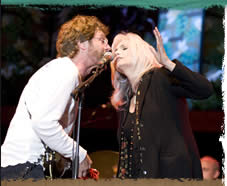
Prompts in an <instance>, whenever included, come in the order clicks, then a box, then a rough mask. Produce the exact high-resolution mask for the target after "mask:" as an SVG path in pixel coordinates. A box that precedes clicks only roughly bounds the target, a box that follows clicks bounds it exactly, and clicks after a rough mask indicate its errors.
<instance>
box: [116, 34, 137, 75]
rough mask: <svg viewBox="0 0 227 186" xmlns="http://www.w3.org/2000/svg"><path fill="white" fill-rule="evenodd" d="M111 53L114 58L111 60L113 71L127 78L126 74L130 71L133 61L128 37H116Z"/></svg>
mask: <svg viewBox="0 0 227 186" xmlns="http://www.w3.org/2000/svg"><path fill="white" fill-rule="evenodd" d="M112 52H113V54H114V56H115V58H114V60H113V63H114V67H115V69H116V70H117V71H118V72H120V73H122V74H124V75H126V76H127V75H128V74H127V73H126V72H127V71H130V69H131V68H132V66H133V61H134V60H133V53H132V49H131V48H130V44H129V39H128V37H127V36H125V35H118V36H116V37H115V39H114V41H113V44H112Z"/></svg>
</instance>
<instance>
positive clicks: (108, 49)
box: [105, 43, 111, 52]
mask: <svg viewBox="0 0 227 186" xmlns="http://www.w3.org/2000/svg"><path fill="white" fill-rule="evenodd" d="M105 50H106V52H107V51H111V47H110V45H109V44H108V43H107V45H106V47H105Z"/></svg>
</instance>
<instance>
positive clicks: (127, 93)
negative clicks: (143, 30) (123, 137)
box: [111, 33, 161, 110]
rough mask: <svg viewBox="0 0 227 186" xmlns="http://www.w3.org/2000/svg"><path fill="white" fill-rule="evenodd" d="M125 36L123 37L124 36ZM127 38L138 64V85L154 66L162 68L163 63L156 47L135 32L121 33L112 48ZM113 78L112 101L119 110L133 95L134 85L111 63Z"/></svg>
mask: <svg viewBox="0 0 227 186" xmlns="http://www.w3.org/2000/svg"><path fill="white" fill-rule="evenodd" d="M122 36H123V37H122ZM124 38H125V39H127V42H128V47H130V50H131V51H132V54H131V55H132V59H133V60H135V62H136V63H137V64H138V68H139V69H138V70H139V73H138V77H137V79H136V82H135V85H136V86H138V84H139V81H140V80H141V78H142V76H143V75H144V74H145V73H146V72H148V71H150V70H151V69H153V68H160V67H161V65H160V64H159V62H158V59H157V53H156V51H155V49H154V48H153V47H152V46H151V45H150V44H148V43H147V42H146V41H144V40H143V39H142V38H141V37H140V36H139V35H137V34H134V33H120V34H118V35H116V36H115V38H114V40H113V44H112V50H113V51H114V48H115V47H116V45H117V42H118V40H122V39H124ZM111 79H112V85H113V87H114V91H113V94H112V96H111V103H112V105H113V106H114V107H115V108H116V109H117V110H122V109H124V106H126V105H127V104H128V103H129V101H130V98H131V96H132V95H133V91H132V86H131V84H130V82H129V80H128V78H127V77H126V76H124V75H123V74H121V73H120V72H118V71H117V70H116V69H115V67H114V65H113V64H111Z"/></svg>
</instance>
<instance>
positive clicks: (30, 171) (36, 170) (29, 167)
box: [1, 162, 44, 180]
mask: <svg viewBox="0 0 227 186" xmlns="http://www.w3.org/2000/svg"><path fill="white" fill-rule="evenodd" d="M29 178H32V179H34V180H40V179H43V178H44V172H43V167H42V166H41V165H36V164H33V163H30V162H26V163H23V164H18V165H15V166H7V167H1V180H5V179H7V180H11V179H12V180H17V179H29Z"/></svg>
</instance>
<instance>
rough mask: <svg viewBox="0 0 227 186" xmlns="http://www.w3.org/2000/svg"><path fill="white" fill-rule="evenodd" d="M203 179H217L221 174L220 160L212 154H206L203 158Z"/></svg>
mask: <svg viewBox="0 0 227 186" xmlns="http://www.w3.org/2000/svg"><path fill="white" fill-rule="evenodd" d="M200 160H201V165H202V171H203V179H205V180H212V179H217V178H218V176H219V175H220V171H219V169H220V165H219V162H218V161H217V160H216V159H214V158H212V157H211V156H204V157H202V158H201V159H200Z"/></svg>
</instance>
